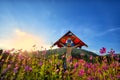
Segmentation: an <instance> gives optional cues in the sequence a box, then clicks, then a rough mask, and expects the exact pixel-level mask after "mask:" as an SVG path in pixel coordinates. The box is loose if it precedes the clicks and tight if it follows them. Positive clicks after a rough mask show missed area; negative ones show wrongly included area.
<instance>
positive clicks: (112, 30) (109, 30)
mask: <svg viewBox="0 0 120 80" xmlns="http://www.w3.org/2000/svg"><path fill="white" fill-rule="evenodd" d="M117 30H120V28H111V29H108V30H106V31H104V32H102V33H99V34H97V35H96V36H102V35H105V34H108V33H110V32H114V31H117Z"/></svg>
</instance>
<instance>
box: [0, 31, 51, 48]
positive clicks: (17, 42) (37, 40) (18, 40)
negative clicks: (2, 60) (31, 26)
mask: <svg viewBox="0 0 120 80" xmlns="http://www.w3.org/2000/svg"><path fill="white" fill-rule="evenodd" d="M14 34H15V36H14V37H13V38H10V39H7V40H1V41H0V42H1V46H2V47H4V48H9V49H11V48H15V49H25V50H32V49H33V45H36V46H35V47H36V49H40V48H41V46H43V48H46V49H49V47H50V45H48V44H46V42H45V39H43V38H42V37H38V36H35V35H32V34H29V33H27V32H23V31H21V30H19V29H15V30H14ZM1 46H0V47H1Z"/></svg>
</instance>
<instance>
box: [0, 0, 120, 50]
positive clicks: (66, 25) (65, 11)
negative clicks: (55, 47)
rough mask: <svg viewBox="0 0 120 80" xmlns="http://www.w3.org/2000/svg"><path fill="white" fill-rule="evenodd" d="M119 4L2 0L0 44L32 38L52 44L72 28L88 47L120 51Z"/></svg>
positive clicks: (16, 43)
mask: <svg viewBox="0 0 120 80" xmlns="http://www.w3.org/2000/svg"><path fill="white" fill-rule="evenodd" d="M119 4H120V2H119V1H118V0H116V1H115V0H113V1H112V0H110V1H108V0H97V1H95V0H91V1H89V0H85V1H84V0H83V1H78V0H76V1H74V0H73V1H72V0H69V1H68V0H30V1H28V0H25V1H24V0H0V32H1V33H0V44H2V45H0V47H1V48H2V47H4V48H5V47H8V46H7V45H9V47H10V46H13V45H14V46H13V47H15V45H19V44H18V43H20V42H21V43H20V44H22V41H23V40H25V43H26V42H27V40H29V38H31V42H32V43H33V44H34V40H36V41H37V40H38V44H37V45H39V44H40V45H39V46H45V45H46V46H45V47H48V46H50V45H51V44H52V43H53V42H55V41H56V40H57V39H59V38H60V37H61V36H62V35H63V34H65V33H66V32H67V31H68V30H71V31H72V32H73V33H74V34H76V35H77V36H78V37H79V38H80V39H81V40H83V41H84V42H85V43H86V44H87V45H88V46H89V47H88V48H85V47H83V48H84V49H88V50H91V51H99V49H100V48H101V47H106V48H107V49H108V50H110V49H111V48H113V49H114V50H116V52H120V46H119V45H120V43H119V42H120V36H119V34H120V5H119ZM22 34H25V35H24V38H23V37H21V36H22ZM28 36H31V37H28ZM18 37H19V39H18ZM33 38H35V39H33ZM32 39H33V40H32ZM39 41H43V42H41V43H39ZM23 42H24V41H23ZM12 43H13V44H12ZM23 44H24V43H23ZM28 44H29V43H27V44H24V45H21V46H25V45H28ZM31 45H32V44H31ZM29 46H30V45H29Z"/></svg>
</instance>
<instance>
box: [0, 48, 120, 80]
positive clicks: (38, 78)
mask: <svg viewBox="0 0 120 80" xmlns="http://www.w3.org/2000/svg"><path fill="white" fill-rule="evenodd" d="M105 52H106V51H105ZM105 52H104V48H102V49H100V53H101V54H104V53H105ZM73 54H74V51H73ZM85 54H86V53H84V52H83V53H81V54H79V55H77V56H79V57H73V58H71V57H70V58H68V59H66V58H65V55H64V54H61V53H59V51H57V52H56V51H54V50H49V53H48V51H47V50H42V51H38V50H34V51H32V52H28V51H22V49H21V50H17V51H15V50H14V49H12V50H6V51H2V50H0V80H120V62H119V61H120V55H115V54H114V51H113V50H111V51H110V52H109V55H108V56H97V55H96V56H95V55H92V54H90V55H89V56H88V57H86V55H85ZM88 54H89V53H88ZM71 60H72V61H71ZM65 64H67V66H66V65H65Z"/></svg>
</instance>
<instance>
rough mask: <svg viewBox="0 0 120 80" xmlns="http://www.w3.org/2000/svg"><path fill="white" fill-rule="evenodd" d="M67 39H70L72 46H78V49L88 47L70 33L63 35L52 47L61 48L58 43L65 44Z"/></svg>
mask: <svg viewBox="0 0 120 80" xmlns="http://www.w3.org/2000/svg"><path fill="white" fill-rule="evenodd" d="M68 38H71V40H72V41H73V43H74V45H78V44H79V45H80V46H78V47H80V48H81V47H82V46H86V47H88V46H87V45H86V44H85V43H84V42H83V41H82V40H80V39H79V38H78V37H77V36H76V35H75V34H73V33H72V32H71V31H68V32H67V33H66V34H65V35H63V36H62V37H61V38H60V39H59V40H57V41H56V42H55V43H54V44H53V45H52V47H53V46H55V45H57V46H58V47H63V46H62V45H61V44H60V43H62V44H65V43H66V41H67V40H68Z"/></svg>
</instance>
